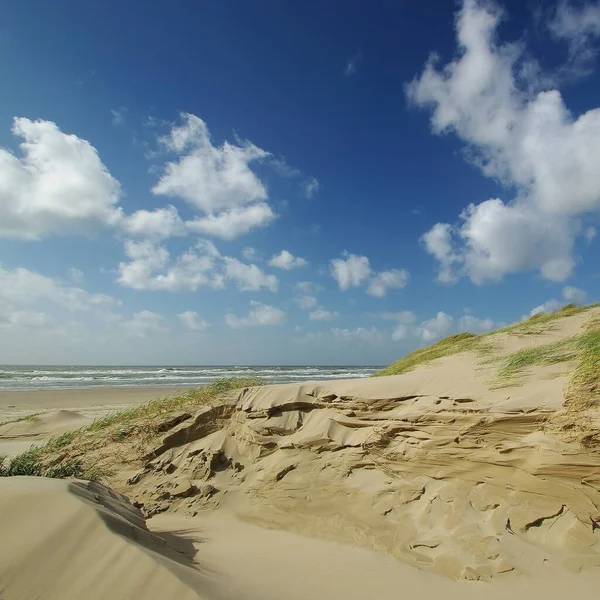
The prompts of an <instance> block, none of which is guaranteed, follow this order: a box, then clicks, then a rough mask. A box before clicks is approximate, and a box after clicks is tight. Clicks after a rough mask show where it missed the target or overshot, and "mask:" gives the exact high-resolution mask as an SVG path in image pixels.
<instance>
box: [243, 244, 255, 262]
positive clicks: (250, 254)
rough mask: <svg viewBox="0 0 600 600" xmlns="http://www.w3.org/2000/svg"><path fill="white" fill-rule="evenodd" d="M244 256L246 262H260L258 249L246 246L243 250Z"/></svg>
mask: <svg viewBox="0 0 600 600" xmlns="http://www.w3.org/2000/svg"><path fill="white" fill-rule="evenodd" d="M242 256H243V257H244V258H245V259H246V260H258V250H257V249H256V248H251V247H250V246H246V247H245V248H243V249H242Z"/></svg>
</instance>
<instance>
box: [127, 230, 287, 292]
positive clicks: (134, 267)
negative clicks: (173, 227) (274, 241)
mask: <svg viewBox="0 0 600 600" xmlns="http://www.w3.org/2000/svg"><path fill="white" fill-rule="evenodd" d="M125 254H126V256H127V257H128V259H129V260H128V261H127V262H121V263H120V264H119V267H118V272H119V276H118V278H117V283H119V284H120V285H122V286H124V287H130V288H133V289H136V290H166V291H169V292H186V291H187V292H195V291H196V290H197V289H198V288H200V287H203V286H204V287H209V288H212V289H223V288H224V287H225V282H226V280H230V281H233V282H234V283H235V284H236V286H237V288H238V289H239V290H240V291H243V292H249V291H253V292H255V291H259V290H261V289H262V288H265V289H267V290H269V291H271V292H276V291H277V289H278V280H277V277H275V275H268V274H267V273H265V272H264V271H263V270H262V269H261V268H260V267H258V266H257V265H254V264H246V263H243V262H242V261H240V260H238V259H237V258H232V257H230V256H223V255H222V254H221V253H220V252H219V251H218V250H217V248H216V247H215V245H214V244H213V243H212V242H209V241H207V240H198V242H197V243H196V245H195V247H193V248H189V249H188V250H186V251H185V252H183V253H182V254H180V255H179V256H178V257H176V258H175V260H172V259H171V256H170V253H169V251H168V250H167V249H166V248H165V247H164V246H162V245H159V244H157V243H155V242H152V241H150V240H145V241H142V242H135V241H132V240H126V242H125Z"/></svg>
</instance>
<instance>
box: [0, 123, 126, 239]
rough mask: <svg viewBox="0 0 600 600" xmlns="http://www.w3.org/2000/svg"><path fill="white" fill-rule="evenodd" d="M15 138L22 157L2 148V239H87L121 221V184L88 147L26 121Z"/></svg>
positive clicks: (43, 125)
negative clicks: (55, 236) (54, 236)
mask: <svg viewBox="0 0 600 600" xmlns="http://www.w3.org/2000/svg"><path fill="white" fill-rule="evenodd" d="M12 133H13V135H15V136H16V137H18V138H21V140H22V142H21V144H20V148H21V154H22V156H21V157H18V156H15V155H14V154H12V153H11V152H10V151H9V150H7V149H4V148H0V237H4V238H20V239H29V240H36V239H40V238H42V237H44V236H47V235H51V234H88V233H90V232H92V231H94V230H96V229H98V228H99V227H103V226H107V225H108V226H112V225H114V224H116V223H117V222H118V221H119V220H120V218H121V210H120V208H119V207H118V206H117V205H118V202H119V198H120V195H121V188H120V184H119V182H118V181H117V180H116V179H115V178H114V177H112V175H111V174H110V173H109V171H108V169H107V168H106V167H105V165H104V164H103V163H102V161H101V160H100V158H99V156H98V152H97V151H96V149H95V148H94V147H93V146H92V145H91V144H90V143H89V142H87V141H86V140H83V139H81V138H79V137H77V136H76V135H68V134H65V133H63V132H62V131H61V130H60V129H59V128H58V127H57V125H56V124H55V123H52V122H51V121H32V120H30V119H26V118H15V119H14V121H13V127H12Z"/></svg>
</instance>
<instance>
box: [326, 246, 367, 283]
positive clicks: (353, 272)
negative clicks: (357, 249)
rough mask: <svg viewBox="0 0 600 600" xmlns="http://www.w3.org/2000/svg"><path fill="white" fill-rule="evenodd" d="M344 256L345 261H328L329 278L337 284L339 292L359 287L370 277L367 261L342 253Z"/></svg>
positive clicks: (363, 257)
mask: <svg viewBox="0 0 600 600" xmlns="http://www.w3.org/2000/svg"><path fill="white" fill-rule="evenodd" d="M344 256H345V259H343V258H335V259H333V260H331V261H330V263H329V268H330V272H331V276H332V277H333V278H334V279H335V280H336V281H337V282H338V285H339V286H340V289H341V290H347V289H349V288H351V287H359V286H361V285H362V284H363V283H365V282H366V281H367V279H368V278H369V277H370V275H371V267H370V265H369V259H368V258H367V257H366V256H357V255H356V254H349V253H348V252H344Z"/></svg>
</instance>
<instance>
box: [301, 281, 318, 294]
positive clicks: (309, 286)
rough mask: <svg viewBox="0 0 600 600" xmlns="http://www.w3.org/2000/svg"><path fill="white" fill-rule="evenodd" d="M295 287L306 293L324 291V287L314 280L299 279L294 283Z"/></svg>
mask: <svg viewBox="0 0 600 600" xmlns="http://www.w3.org/2000/svg"><path fill="white" fill-rule="evenodd" d="M294 289H295V290H296V291H297V292H300V293H301V294H306V295H314V294H318V293H319V292H322V291H323V287H322V286H320V285H319V284H318V283H314V282H313V281H298V282H297V283H295V284H294Z"/></svg>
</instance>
